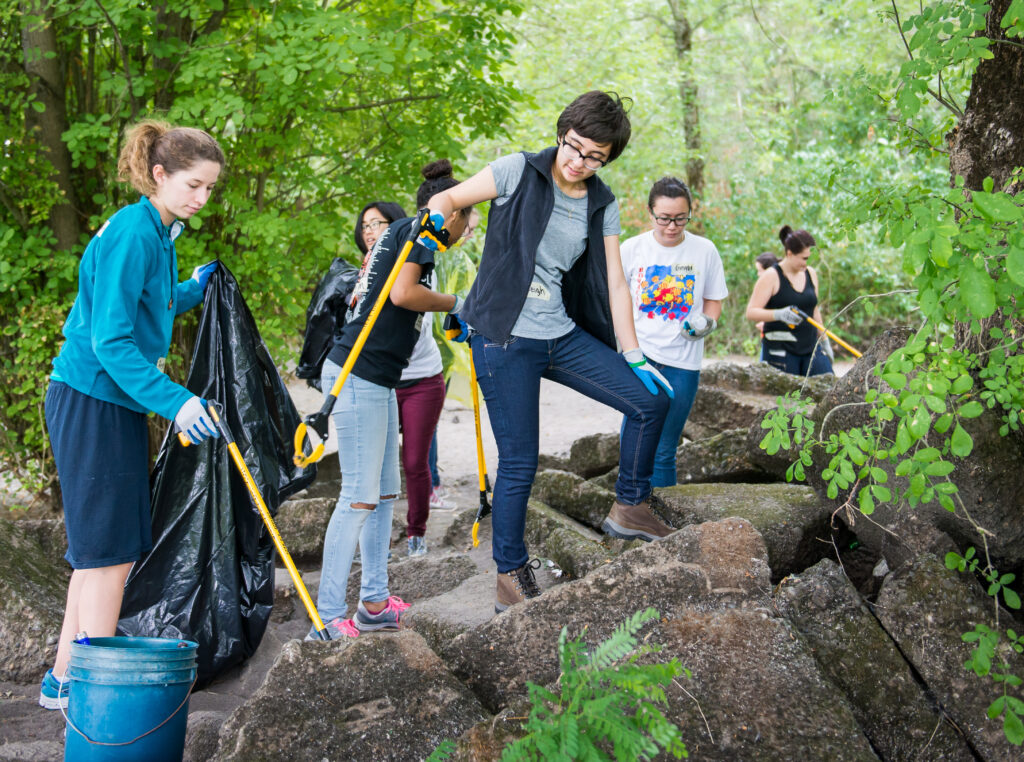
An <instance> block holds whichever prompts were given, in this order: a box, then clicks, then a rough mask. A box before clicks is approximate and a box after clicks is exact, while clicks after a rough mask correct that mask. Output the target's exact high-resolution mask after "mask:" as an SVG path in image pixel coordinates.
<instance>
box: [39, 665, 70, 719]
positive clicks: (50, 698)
mask: <svg viewBox="0 0 1024 762" xmlns="http://www.w3.org/2000/svg"><path fill="white" fill-rule="evenodd" d="M70 693H71V681H70V680H68V679H67V678H65V679H64V682H63V683H62V682H61V681H60V680H58V679H57V678H56V677H54V676H53V670H52V669H48V670H46V674H45V675H43V684H42V685H41V686H39V706H41V707H42V708H43V709H67V708H68V695H69V694H70Z"/></svg>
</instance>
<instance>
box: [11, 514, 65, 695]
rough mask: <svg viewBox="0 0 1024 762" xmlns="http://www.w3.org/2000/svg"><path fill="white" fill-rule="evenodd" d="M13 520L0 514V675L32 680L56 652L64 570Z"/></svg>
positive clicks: (40, 673) (49, 662) (61, 618)
mask: <svg viewBox="0 0 1024 762" xmlns="http://www.w3.org/2000/svg"><path fill="white" fill-rule="evenodd" d="M18 525H19V522H17V521H8V520H7V519H0V680H10V681H13V682H24V683H33V682H38V681H39V680H40V679H41V678H42V676H43V673H44V672H46V669H47V667H49V666H50V664H51V662H52V661H53V657H54V654H55V653H56V645H57V636H58V635H59V634H60V627H61V622H62V620H63V618H64V600H65V597H66V594H67V574H66V571H65V569H66V564H65V567H64V568H61V567H58V566H55V565H54V563H55V562H54V559H53V558H52V553H47V552H45V551H44V550H43V548H42V546H41V545H40V544H39V542H38V541H36V539H35V537H34V536H33V534H32V533H29V532H26V531H25V530H24V529H23V528H21V527H20V526H18Z"/></svg>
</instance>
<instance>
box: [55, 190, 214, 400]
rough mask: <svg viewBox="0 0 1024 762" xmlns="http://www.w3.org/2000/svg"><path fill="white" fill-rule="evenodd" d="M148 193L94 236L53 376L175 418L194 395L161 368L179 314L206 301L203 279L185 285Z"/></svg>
mask: <svg viewBox="0 0 1024 762" xmlns="http://www.w3.org/2000/svg"><path fill="white" fill-rule="evenodd" d="M183 227H184V225H182V223H181V222H180V221H178V220H175V221H174V222H173V223H172V224H171V225H170V226H169V227H168V226H166V225H164V224H163V222H161V220H160V213H159V212H158V211H157V210H156V209H155V208H154V206H153V205H152V204H151V203H150V202H149V199H147V198H145V197H143V198H142V199H141V200H140V201H139V202H138V203H137V204H132V205H131V206H126V207H124V208H123V209H121V210H119V211H118V212H116V213H115V214H114V216H113V217H111V218H110V219H109V220H107V222H106V223H104V225H103V227H102V228H100V230H99V232H98V233H97V234H96V235H95V236H93V239H92V240H91V241H90V242H89V245H88V246H87V247H86V249H85V254H83V255H82V261H81V263H80V264H79V267H78V297H77V298H76V299H75V304H74V306H73V307H72V308H71V313H70V314H69V315H68V319H67V320H66V321H65V322H64V336H65V338H66V341H65V342H64V346H63V347H61V350H60V353H59V354H58V355H57V357H56V359H55V360H54V361H53V369H54V372H53V376H52V377H53V378H55V379H57V380H59V381H63V382H64V383H66V384H67V385H68V386H70V387H71V388H73V389H75V390H77V391H79V392H81V393H82V394H88V395H89V396H90V397H95V398H96V399H101V400H104V401H106V402H113V403H114V404H116V405H121V406H123V407H126V408H128V409H129V410H135V411H137V412H140V413H147V412H149V411H150V410H152V411H154V412H156V413H158V414H160V415H162V416H163V417H164V418H168V419H173V418H174V416H175V414H177V412H178V410H179V409H180V408H181V406H182V405H184V404H185V402H186V401H188V399H189V398H190V397H192V396H193V394H192V392H190V391H189V390H188V389H186V388H185V387H183V386H181V385H179V384H176V383H174V382H173V381H171V380H170V379H169V378H168V377H167V376H166V375H164V374H163V373H162V372H161V371H160V370H159V369H158V368H157V361H158V360H160V358H162V357H164V356H166V355H167V350H168V349H170V346H171V325H172V324H173V323H174V318H175V316H176V315H180V314H181V313H182V312H185V311H186V310H190V309H192V308H193V307H195V306H196V305H198V304H199V303H200V302H202V300H203V290H202V288H200V286H199V283H198V282H197V281H194V280H191V279H189V280H187V281H184V282H182V283H178V256H177V253H176V252H175V250H174V239H175V238H176V237H177V235H178V233H180V232H181V230H182V228H183Z"/></svg>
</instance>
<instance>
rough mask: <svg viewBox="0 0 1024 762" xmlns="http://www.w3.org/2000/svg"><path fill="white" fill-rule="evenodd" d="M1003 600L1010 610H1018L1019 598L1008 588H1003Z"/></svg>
mask: <svg viewBox="0 0 1024 762" xmlns="http://www.w3.org/2000/svg"><path fill="white" fill-rule="evenodd" d="M1003 600H1004V601H1006V605H1007V606H1009V607H1010V608H1011V609H1019V608H1020V596H1019V595H1017V593H1015V592H1014V591H1013V590H1011V589H1010V588H1008V587H1004V588H1003Z"/></svg>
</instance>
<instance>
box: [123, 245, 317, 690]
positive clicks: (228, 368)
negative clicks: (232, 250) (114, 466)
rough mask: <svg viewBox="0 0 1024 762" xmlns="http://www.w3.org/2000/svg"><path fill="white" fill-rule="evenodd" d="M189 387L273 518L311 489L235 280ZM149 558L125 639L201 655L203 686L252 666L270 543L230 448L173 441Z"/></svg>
mask: <svg viewBox="0 0 1024 762" xmlns="http://www.w3.org/2000/svg"><path fill="white" fill-rule="evenodd" d="M186 386H187V387H188V388H189V390H191V391H192V392H195V394H197V395H199V397H200V398H202V399H206V400H216V401H217V402H219V403H220V404H221V405H222V406H223V413H222V417H223V420H224V421H225V422H226V424H227V426H228V428H229V430H230V431H231V433H232V435H233V436H234V438H235V441H236V442H237V444H238V448H239V450H240V451H241V453H242V457H243V459H244V460H245V462H246V465H247V466H248V467H249V471H250V472H251V473H252V477H253V479H254V480H255V482H256V485H257V487H258V488H259V490H260V494H261V495H262V496H263V500H264V502H266V504H267V508H268V509H269V510H270V512H271V513H272V514H276V512H277V507H278V506H279V505H280V503H281V502H282V501H283V500H284V499H285V498H287V497H288V496H289V495H291V494H294V493H295V492H298V491H299V490H301V489H304V488H306V487H307V486H309V485H310V484H312V482H313V480H314V479H315V478H316V466H310V467H308V468H306V469H302V468H299V467H298V466H296V465H295V464H294V463H293V462H292V441H293V434H294V432H295V428H296V427H297V426H298V425H299V421H300V419H299V414H298V412H297V411H296V410H295V406H294V405H293V404H292V401H291V398H290V397H289V396H288V391H287V389H286V388H285V385H284V382H283V381H282V380H281V377H280V375H278V372H277V369H276V367H275V366H274V363H273V361H272V360H271V359H270V354H269V353H268V352H267V348H266V346H265V345H264V344H263V340H262V339H261V338H260V335H259V332H258V331H257V330H256V323H255V321H254V320H253V318H252V314H251V313H250V312H249V308H248V307H247V306H246V305H245V300H244V299H243V298H242V294H241V292H240V290H239V288H238V283H237V282H236V281H235V278H234V276H232V275H231V273H230V272H229V271H228V269H227V268H226V267H225V266H224V264H223V263H221V264H220V267H219V268H217V270H216V271H215V272H214V273H213V274H212V275H211V276H210V280H209V283H208V284H207V286H206V297H205V303H204V305H203V312H202V316H201V317H200V319H199V336H198V338H197V341H196V347H195V352H194V353H193V356H192V369H191V370H190V371H189V376H188V381H187V382H186ZM151 488H152V491H151V500H152V512H153V517H152V518H153V537H154V544H153V550H152V551H150V553H149V554H148V555H147V556H146V557H145V558H143V559H142V560H141V561H140V562H138V563H137V564H135V566H134V568H133V569H132V572H131V574H130V576H129V577H128V581H127V583H126V585H125V594H124V602H123V603H122V606H121V620H120V622H119V623H118V631H119V632H120V633H121V634H123V635H134V636H139V637H160V638H184V639H187V640H194V641H196V642H197V643H199V653H198V662H199V663H198V672H199V674H198V678H197V685H198V686H202V685H205V684H207V683H209V682H210V681H212V680H213V679H214V678H216V677H217V676H218V675H220V674H222V673H223V672H225V671H226V670H228V669H230V668H232V667H234V666H235V665H237V664H239V663H241V662H242V661H244V660H245V659H247V658H248V657H249V656H251V655H252V654H253V653H254V652H255V651H256V648H257V647H258V646H259V644H260V640H261V639H262V638H263V633H264V631H265V630H266V627H267V622H268V620H269V619H270V609H271V607H272V606H273V603H274V556H275V551H274V543H273V540H272V539H271V537H270V534H269V532H268V531H267V528H266V526H265V525H264V523H263V521H262V519H261V518H260V515H259V512H258V511H257V509H256V506H255V505H254V504H253V503H252V501H251V500H250V497H249V493H248V491H247V490H246V487H245V482H244V481H243V480H242V477H241V475H240V474H239V473H238V469H237V467H236V466H235V463H234V461H232V460H231V455H230V453H229V452H228V448H227V444H226V443H225V441H224V439H223V438H220V439H207V440H206V441H205V442H203V443H201V444H200V445H198V446H194V445H193V446H190V447H183V446H182V445H181V443H180V442H179V441H178V437H177V435H176V434H175V433H174V431H173V426H172V427H171V428H170V429H169V430H168V433H167V435H166V436H165V437H164V441H163V444H162V445H161V447H160V453H159V455H158V456H157V461H156V466H155V468H154V470H153V474H152V477H151Z"/></svg>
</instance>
